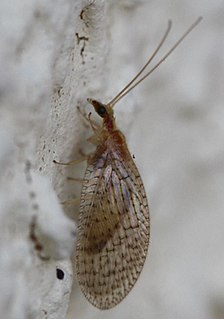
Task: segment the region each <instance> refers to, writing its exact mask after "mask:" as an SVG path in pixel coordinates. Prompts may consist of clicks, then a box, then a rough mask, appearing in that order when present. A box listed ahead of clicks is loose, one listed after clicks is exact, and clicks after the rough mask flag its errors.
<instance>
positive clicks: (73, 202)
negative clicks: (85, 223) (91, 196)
mask: <svg viewBox="0 0 224 319" xmlns="http://www.w3.org/2000/svg"><path fill="white" fill-rule="evenodd" d="M60 204H61V205H74V206H78V205H79V198H73V199H67V200H65V201H63V202H61V203H60Z"/></svg>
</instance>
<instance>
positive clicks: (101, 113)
mask: <svg viewBox="0 0 224 319" xmlns="http://www.w3.org/2000/svg"><path fill="white" fill-rule="evenodd" d="M106 112H107V111H106V108H105V106H104V105H100V106H99V108H98V109H97V113H98V114H99V116H101V117H104V115H105V113H106Z"/></svg>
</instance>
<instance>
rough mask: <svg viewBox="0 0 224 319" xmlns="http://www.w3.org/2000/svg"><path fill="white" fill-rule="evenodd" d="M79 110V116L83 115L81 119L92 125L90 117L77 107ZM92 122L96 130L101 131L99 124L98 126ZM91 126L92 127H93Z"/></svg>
mask: <svg viewBox="0 0 224 319" xmlns="http://www.w3.org/2000/svg"><path fill="white" fill-rule="evenodd" d="M77 109H78V112H79V114H80V115H81V117H82V118H83V119H84V121H85V122H86V123H88V124H90V120H89V116H87V115H86V113H84V112H82V111H81V110H80V107H79V106H77ZM91 121H92V123H93V125H94V126H95V128H96V129H99V128H100V126H99V124H98V123H97V122H96V121H94V120H91ZM91 126H92V125H91Z"/></svg>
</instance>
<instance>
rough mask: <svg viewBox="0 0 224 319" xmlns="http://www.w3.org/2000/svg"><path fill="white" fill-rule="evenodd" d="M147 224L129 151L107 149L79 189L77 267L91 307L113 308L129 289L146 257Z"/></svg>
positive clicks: (145, 206) (145, 207) (142, 194)
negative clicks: (122, 154) (107, 151)
mask: <svg viewBox="0 0 224 319" xmlns="http://www.w3.org/2000/svg"><path fill="white" fill-rule="evenodd" d="M128 154H129V153H128ZM149 228H150V224H149V210H148V204H147V199H146V195H145V190H144V186H143V183H142V180H141V177H140V175H139V173H138V170H137V168H136V166H135V164H134V162H133V160H132V158H131V156H130V155H129V157H128V158H126V159H125V160H123V159H122V158H120V156H119V154H117V153H116V152H110V153H107V154H104V156H102V157H101V158H100V159H99V162H98V163H97V166H96V165H91V164H90V165H89V166H88V167H87V170H86V173H85V177H84V182H83V189H82V194H81V205H80V219H79V226H78V241H77V248H76V267H77V276H78V281H79V284H80V287H81V289H82V291H83V293H84V295H85V296H86V298H87V299H88V300H89V301H90V302H91V303H92V304H93V305H94V306H96V307H97V308H100V309H109V308H111V307H114V306H115V305H116V304H118V303H119V302H120V301H121V300H122V299H123V298H124V297H125V296H126V295H127V294H128V292H129V291H130V290H131V288H132V287H133V285H134V284H135V282H136V280H137V279H138V276H139V274H140V272H141V270H142V268H143V265H144V262H145V258H146V254H147V250H148V244H149Z"/></svg>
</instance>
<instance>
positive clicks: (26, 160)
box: [0, 0, 224, 319]
mask: <svg viewBox="0 0 224 319" xmlns="http://www.w3.org/2000/svg"><path fill="white" fill-rule="evenodd" d="M83 9H84V11H85V14H84V15H83V17H84V19H81V17H80V13H81V12H82V10H83ZM198 16H203V21H202V23H201V24H200V25H199V26H198V27H197V28H196V29H195V30H194V31H193V32H192V33H191V34H190V35H189V36H188V38H187V39H186V40H185V41H184V43H182V44H181V46H180V47H179V48H178V49H177V50H176V51H175V52H174V53H173V54H172V56H170V57H169V58H168V59H167V61H166V62H165V63H163V65H162V66H161V67H160V68H159V69H158V70H157V71H156V72H155V73H153V75H152V76H151V77H150V78H148V79H147V80H146V81H145V82H144V83H142V84H141V86H140V87H138V88H136V89H135V90H134V91H132V92H131V93H130V94H129V95H128V96H127V97H125V98H124V99H123V100H122V101H120V102H119V104H118V105H117V106H116V107H115V112H116V119H117V123H118V126H119V127H120V128H121V130H122V131H123V132H124V133H125V136H126V137H127V143H128V145H129V148H130V151H131V152H132V153H133V154H134V155H135V158H136V159H135V160H136V163H137V166H138V168H139V171H140V173H141V175H142V178H143V181H144V184H145V188H146V191H147V194H148V199H149V205H150V211H151V230H152V232H151V244H150V249H149V255H148V258H147V261H146V264H145V267H144V269H143V272H142V274H141V276H140V278H139V280H138V282H137V284H136V285H135V287H134V289H133V290H132V291H131V292H130V294H129V295H128V296H127V298H125V300H124V301H122V303H121V304H119V305H118V306H117V307H116V308H114V309H112V310H108V311H100V310H97V309H95V308H93V306H91V305H90V304H89V303H88V302H87V301H86V300H85V298H84V296H83V295H82V294H81V293H80V290H79V288H78V285H77V282H76V279H75V278H74V285H73V294H72V296H71V298H70V307H69V313H68V315H67V319H73V318H78V319H103V318H107V319H118V318H121V319H136V318H138V319H148V318H153V319H176V318H177V319H189V318H190V319H223V318H224V303H223V299H224V252H223V251H224V250H223V242H224V232H223V225H224V217H223V216H224V215H223V208H224V196H223V190H224V173H223V172H224V152H223V149H224V142H223V141H224V129H223V127H224V125H223V122H224V108H223V103H222V102H223V98H224V91H223V75H224V64H223V56H224V37H223V31H224V4H223V1H219V0H214V1H205V0H204V1H203V0H199V1H193V0H188V1H187V0H179V1H178V0H176V1H171V0H166V1H165V0H154V1H146V0H145V1H144V0H121V1H118V0H116V1H115V0H114V1H112V0H111V1H103V0H95V1H92V0H76V1H74V0H20V1H15V0H14V1H8V0H2V1H1V2H0V167H1V171H0V276H1V285H0V314H1V317H2V318H4V319H63V318H65V313H66V310H67V305H68V302H69V295H70V291H71V284H72V281H73V279H72V271H71V264H70V260H69V257H70V256H71V254H72V252H74V242H75V234H76V232H75V230H76V228H75V225H74V223H73V222H72V221H71V220H70V219H68V218H67V217H66V216H65V214H64V213H63V210H64V211H65V212H66V213H68V214H69V215H70V216H71V217H73V218H74V219H76V218H77V215H78V208H77V207H64V208H62V206H60V201H62V200H66V199H67V198H73V197H74V196H75V197H78V196H79V189H78V188H79V187H76V186H75V185H73V184H69V183H68V181H67V180H66V177H67V176H68V175H69V176H71V174H74V176H82V174H83V170H82V167H81V166H78V167H74V168H69V169H65V168H63V167H58V166H56V165H54V164H53V163H52V160H53V159H57V160H60V161H67V160H69V159H74V158H77V157H78V156H79V149H80V147H81V148H84V149H86V151H88V150H89V145H88V144H86V143H85V147H84V141H85V139H86V136H88V135H89V132H88V131H87V129H86V128H85V127H84V125H83V123H82V121H81V120H80V117H79V116H78V114H77V108H76V106H77V105H79V106H80V108H81V109H84V110H86V112H88V111H89V110H90V109H91V108H90V107H89V106H87V103H86V98H87V97H92V98H99V99H101V100H102V102H107V101H108V100H110V99H111V98H112V97H113V96H114V94H116V93H117V92H118V91H119V90H120V89H121V88H122V87H123V85H124V84H126V83H127V82H128V81H129V80H130V79H131V77H132V76H133V75H134V74H135V73H136V72H137V71H138V70H139V68H140V67H141V66H142V65H143V64H144V63H145V61H146V60H147V58H148V56H149V55H150V53H151V52H152V51H153V49H154V48H155V47H156V45H157V44H158V42H159V40H160V39H161V37H162V35H163V34H164V32H165V29H166V27H167V21H168V19H172V21H173V28H172V31H171V34H170V36H169V38H168V40H167V42H166V44H165V45H164V47H163V49H162V50H161V53H160V54H158V56H157V59H159V57H160V56H161V55H162V53H163V52H166V50H168V49H169V48H170V47H171V46H172V44H173V43H174V42H175V40H176V39H178V38H179V36H180V35H181V34H182V33H183V32H184V31H185V30H186V28H187V27H188V26H189V25H190V24H191V23H192V22H193V21H195V20H196V18H197V17H198ZM83 37H85V38H88V40H85V38H83ZM28 164H29V165H28ZM58 198H59V200H58ZM33 217H36V225H35V229H34V231H35V236H36V240H37V241H38V242H39V243H40V244H41V245H42V246H43V251H41V253H42V254H43V256H45V257H48V258H47V259H43V258H42V259H41V258H40V252H38V251H37V250H36V249H35V243H34V242H33V240H31V236H30V233H31V230H32V227H31V225H32V222H33ZM57 268H60V269H61V270H62V271H63V273H64V278H63V279H61V280H60V279H58V278H57V276H56V269H57ZM74 277H75V276H74Z"/></svg>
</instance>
